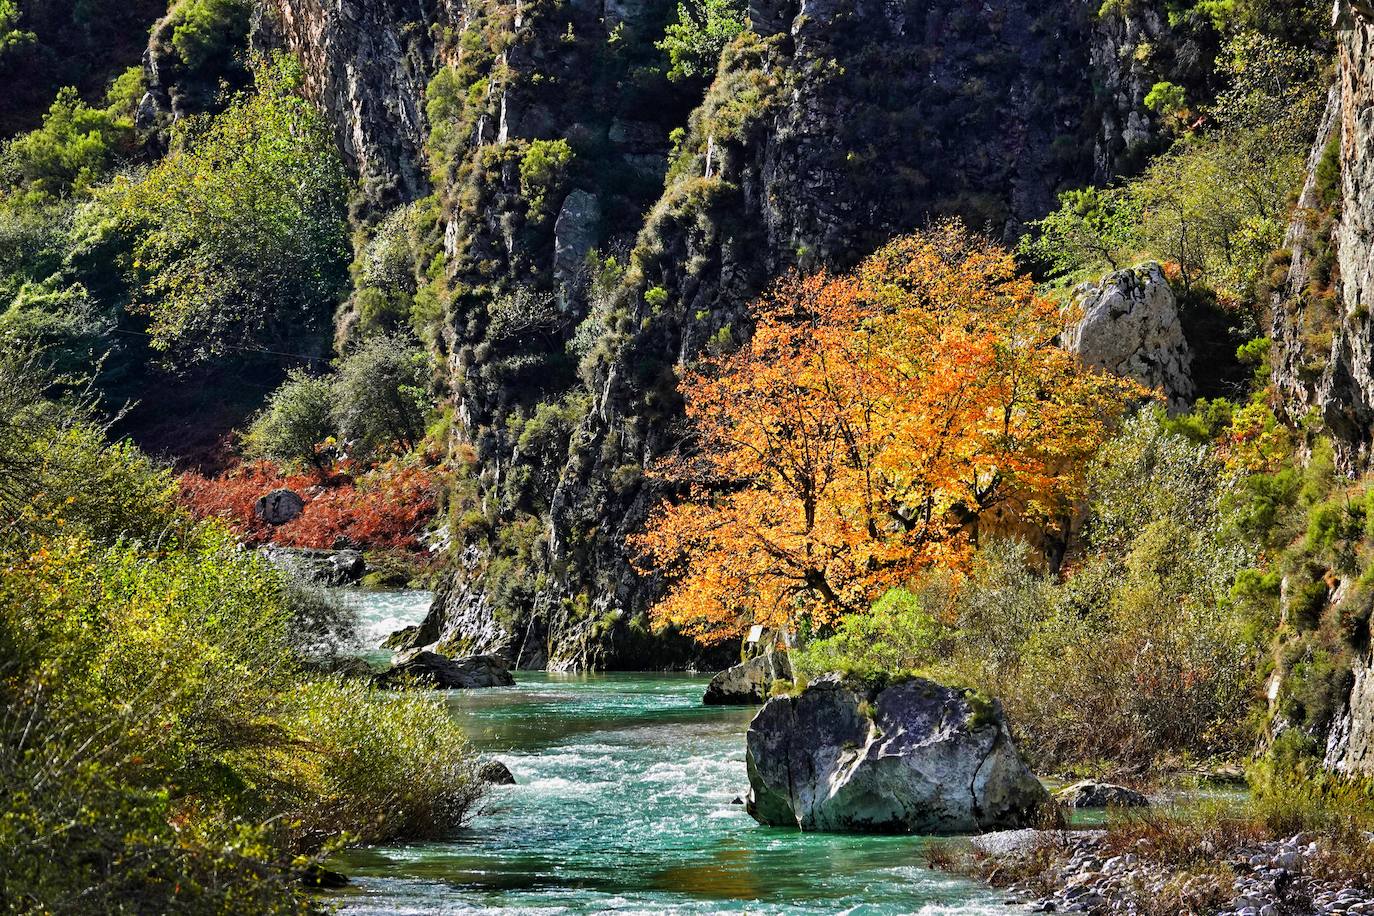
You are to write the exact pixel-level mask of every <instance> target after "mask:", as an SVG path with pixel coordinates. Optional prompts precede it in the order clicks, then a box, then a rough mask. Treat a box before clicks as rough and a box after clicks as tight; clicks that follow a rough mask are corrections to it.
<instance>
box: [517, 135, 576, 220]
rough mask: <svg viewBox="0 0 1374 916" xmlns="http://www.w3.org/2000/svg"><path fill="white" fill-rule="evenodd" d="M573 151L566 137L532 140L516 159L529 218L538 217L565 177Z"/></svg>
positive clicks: (550, 202) (547, 210) (542, 217)
mask: <svg viewBox="0 0 1374 916" xmlns="http://www.w3.org/2000/svg"><path fill="white" fill-rule="evenodd" d="M572 160H573V151H572V147H571V146H569V145H568V141H567V140H563V139H558V140H532V141H530V145H529V147H528V148H527V149H526V150H525V154H524V155H523V156H522V157H521V158H520V195H521V196H522V197H524V198H525V201H526V202H527V203H528V204H529V213H530V218H531V219H533V220H536V221H537V220H541V219H544V218H545V217H546V216H548V215H549V207H550V206H551V205H552V202H553V199H554V198H555V197H556V196H557V195H558V192H559V190H560V189H561V188H562V187H563V183H564V181H565V179H566V178H567V174H568V167H569V166H570V165H571V164H572Z"/></svg>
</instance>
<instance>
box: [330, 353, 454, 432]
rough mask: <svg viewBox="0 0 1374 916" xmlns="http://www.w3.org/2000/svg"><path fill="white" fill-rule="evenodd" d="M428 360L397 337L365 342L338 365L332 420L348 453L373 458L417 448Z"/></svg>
mask: <svg viewBox="0 0 1374 916" xmlns="http://www.w3.org/2000/svg"><path fill="white" fill-rule="evenodd" d="M427 384H428V358H427V357H426V356H425V355H424V353H423V352H421V351H420V350H419V348H418V347H416V346H415V345H414V344H413V343H411V342H410V341H408V340H406V339H405V338H403V337H399V336H395V335H377V336H375V337H371V338H369V339H367V340H365V341H363V343H362V344H361V345H360V346H359V347H358V349H356V350H355V351H353V352H352V353H350V354H348V355H347V356H345V357H344V358H343V359H342V360H341V361H340V363H339V369H338V375H337V378H336V381H335V382H334V397H335V402H334V422H335V424H336V425H337V428H338V430H339V434H340V436H342V437H343V439H344V440H345V445H346V447H347V448H348V450H349V452H350V454H353V455H354V456H355V457H360V458H371V457H377V456H381V455H384V454H386V453H387V452H390V451H394V450H395V449H396V448H397V447H400V448H401V449H403V450H405V451H409V450H411V449H413V448H415V446H416V445H418V444H419V443H420V440H421V439H423V438H424V435H425V417H426V415H427V413H428V411H429V404H430V399H429V392H428V387H427Z"/></svg>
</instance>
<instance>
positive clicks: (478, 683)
mask: <svg viewBox="0 0 1374 916" xmlns="http://www.w3.org/2000/svg"><path fill="white" fill-rule="evenodd" d="M409 680H413V681H416V682H418V683H421V684H428V685H431V686H434V687H437V688H439V689H440V690H449V689H462V690H471V689H475V688H479V687H513V686H515V678H513V677H511V673H510V669H509V668H507V667H506V662H505V659H503V658H501V657H500V656H499V655H469V656H467V657H466V658H459V659H451V658H449V657H447V656H445V655H440V654H439V653H438V652H428V651H426V650H423V649H421V650H418V651H414V652H409V653H405V654H403V655H400V656H398V657H397V659H396V663H395V664H394V665H392V666H391V667H390V668H388V669H387V670H386V671H383V672H382V673H381V674H379V675H377V683H378V685H379V686H382V687H395V686H397V685H398V684H402V683H405V682H406V681H409Z"/></svg>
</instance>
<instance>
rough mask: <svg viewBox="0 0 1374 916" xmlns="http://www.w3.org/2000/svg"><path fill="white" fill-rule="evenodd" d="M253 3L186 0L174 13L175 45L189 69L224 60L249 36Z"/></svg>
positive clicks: (173, 43) (173, 34)
mask: <svg viewBox="0 0 1374 916" xmlns="http://www.w3.org/2000/svg"><path fill="white" fill-rule="evenodd" d="M252 13H253V4H252V3H251V2H250V0H183V2H182V3H180V4H178V5H177V7H176V9H175V11H174V12H173V13H172V16H173V26H172V46H173V47H174V48H176V50H177V55H178V56H179V57H180V58H181V60H182V62H183V63H184V64H186V66H188V67H190V68H192V69H193V70H200V69H202V68H204V67H205V66H206V65H207V64H211V63H214V62H216V61H222V60H223V59H224V58H226V57H228V56H230V55H232V54H233V53H234V51H235V50H237V49H238V48H240V47H241V46H242V43H243V41H244V39H246V38H247V37H248V27H249V19H250V18H251V17H252Z"/></svg>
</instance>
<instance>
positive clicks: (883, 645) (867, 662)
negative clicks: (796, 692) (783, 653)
mask: <svg viewBox="0 0 1374 916" xmlns="http://www.w3.org/2000/svg"><path fill="white" fill-rule="evenodd" d="M940 632H941V628H940V626H939V624H938V623H937V622H936V620H935V619H934V617H932V616H931V614H930V613H929V612H928V611H927V610H926V609H925V608H924V607H923V606H922V601H921V598H920V597H919V596H917V595H913V594H912V593H910V592H907V591H902V590H900V589H894V590H892V591H890V592H888V593H887V594H886V595H884V596H883V597H882V598H881V599H879V601H878V603H877V604H875V605H873V610H872V612H871V613H868V614H856V615H854V616H851V617H848V618H846V619H845V620H843V621H841V623H840V625H839V627H838V628H837V630H836V632H835V634H834V635H833V636H830V637H829V638H826V639H817V640H812V641H811V642H809V643H808V644H806V645H805V646H804V647H803V648H802V649H800V650H799V651H797V652H795V653H794V654H793V659H792V662H793V667H794V669H795V670H796V671H797V672H798V673H799V674H801V675H802V676H804V677H808V678H814V677H818V676H820V675H822V674H825V673H827V672H831V671H835V672H840V673H842V674H849V675H854V676H864V675H867V674H873V673H877V672H893V673H896V672H906V671H915V670H921V669H926V668H929V667H930V666H931V665H932V664H933V663H934V662H935V661H936V652H935V650H936V644H937V641H938V639H939V636H940Z"/></svg>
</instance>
